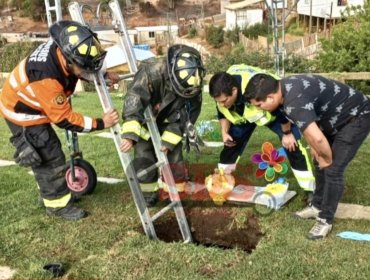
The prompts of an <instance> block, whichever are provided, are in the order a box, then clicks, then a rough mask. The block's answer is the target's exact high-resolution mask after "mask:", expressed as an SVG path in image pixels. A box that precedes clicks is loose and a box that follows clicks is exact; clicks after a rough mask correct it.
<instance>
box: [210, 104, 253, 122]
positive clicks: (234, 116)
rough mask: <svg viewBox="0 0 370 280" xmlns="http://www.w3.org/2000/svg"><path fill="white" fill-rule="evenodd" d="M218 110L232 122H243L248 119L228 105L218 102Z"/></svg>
mask: <svg viewBox="0 0 370 280" xmlns="http://www.w3.org/2000/svg"><path fill="white" fill-rule="evenodd" d="M217 108H218V110H219V111H220V112H221V113H222V114H223V115H224V116H225V118H226V119H227V120H228V121H230V122H231V123H232V124H241V123H245V122H246V119H244V118H243V117H241V116H240V115H239V114H238V113H236V112H233V111H230V110H229V109H227V108H226V107H223V106H221V105H220V104H218V103H217Z"/></svg>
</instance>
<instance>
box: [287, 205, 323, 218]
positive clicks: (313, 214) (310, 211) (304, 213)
mask: <svg viewBox="0 0 370 280" xmlns="http://www.w3.org/2000/svg"><path fill="white" fill-rule="evenodd" d="M319 213H320V209H317V208H316V207H315V206H313V205H308V206H307V207H306V208H304V209H302V210H300V211H297V212H295V213H294V214H293V217H294V218H297V219H315V218H317V217H318V216H319Z"/></svg>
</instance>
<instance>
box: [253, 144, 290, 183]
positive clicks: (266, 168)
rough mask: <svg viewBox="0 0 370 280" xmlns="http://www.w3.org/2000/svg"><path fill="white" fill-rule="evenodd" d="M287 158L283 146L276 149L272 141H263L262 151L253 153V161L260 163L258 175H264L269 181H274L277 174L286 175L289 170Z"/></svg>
mask: <svg viewBox="0 0 370 280" xmlns="http://www.w3.org/2000/svg"><path fill="white" fill-rule="evenodd" d="M285 159H286V154H285V151H284V149H283V148H281V149H279V150H276V149H275V148H274V146H273V145H272V144H271V143H270V142H265V143H263V145H262V153H255V154H254V155H252V162H253V163H255V164H257V165H258V169H257V171H256V177H257V178H261V177H263V176H264V177H265V179H266V181H267V182H272V181H273V180H274V179H275V176H277V174H280V175H284V174H285V173H287V171H288V165H287V164H286V163H285V162H284V161H285Z"/></svg>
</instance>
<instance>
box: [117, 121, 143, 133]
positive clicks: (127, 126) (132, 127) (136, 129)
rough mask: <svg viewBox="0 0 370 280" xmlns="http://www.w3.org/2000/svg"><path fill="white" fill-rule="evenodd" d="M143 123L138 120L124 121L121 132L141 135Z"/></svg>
mask: <svg viewBox="0 0 370 280" xmlns="http://www.w3.org/2000/svg"><path fill="white" fill-rule="evenodd" d="M140 132H141V125H140V123H139V122H138V121H128V122H125V123H123V125H122V129H121V134H123V133H134V134H136V135H137V136H140Z"/></svg>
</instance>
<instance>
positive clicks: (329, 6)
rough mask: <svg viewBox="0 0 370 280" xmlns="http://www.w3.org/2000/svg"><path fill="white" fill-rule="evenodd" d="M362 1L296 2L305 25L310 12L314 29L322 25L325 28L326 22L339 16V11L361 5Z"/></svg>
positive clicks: (325, 0) (326, 0)
mask: <svg viewBox="0 0 370 280" xmlns="http://www.w3.org/2000/svg"><path fill="white" fill-rule="evenodd" d="M311 1H312V4H311ZM364 2H365V1H364V0H336V1H333V0H300V1H299V2H298V4H297V13H298V16H299V19H300V21H303V23H304V25H305V26H307V25H308V21H309V18H310V14H311V15H312V19H311V21H312V24H313V25H314V26H316V29H317V30H318V29H319V27H320V26H323V27H324V30H325V29H326V27H327V23H329V24H330V23H334V24H335V20H336V19H339V18H340V17H341V13H342V12H343V11H344V10H345V9H346V8H347V7H350V6H363V5H364Z"/></svg>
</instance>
